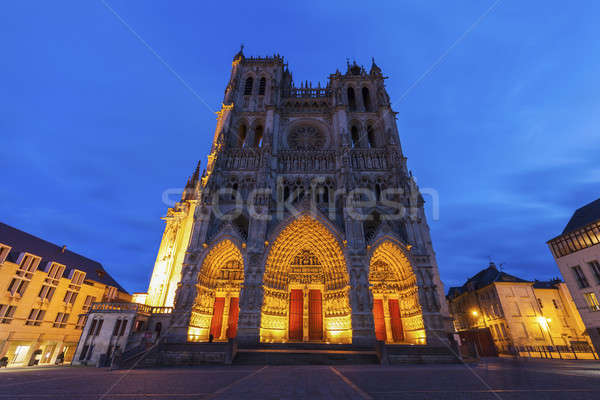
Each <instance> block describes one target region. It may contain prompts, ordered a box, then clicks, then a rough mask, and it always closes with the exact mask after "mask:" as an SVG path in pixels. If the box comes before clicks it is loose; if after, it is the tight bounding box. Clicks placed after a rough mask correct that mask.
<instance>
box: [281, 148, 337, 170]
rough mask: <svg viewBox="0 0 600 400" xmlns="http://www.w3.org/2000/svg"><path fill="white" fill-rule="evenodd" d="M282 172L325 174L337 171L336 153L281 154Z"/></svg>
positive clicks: (300, 152) (290, 152)
mask: <svg viewBox="0 0 600 400" xmlns="http://www.w3.org/2000/svg"><path fill="white" fill-rule="evenodd" d="M278 168H279V171H280V172H309V171H314V172H324V171H333V170H335V151H333V150H321V151H290V150H284V151H281V152H280V153H279V157H278Z"/></svg>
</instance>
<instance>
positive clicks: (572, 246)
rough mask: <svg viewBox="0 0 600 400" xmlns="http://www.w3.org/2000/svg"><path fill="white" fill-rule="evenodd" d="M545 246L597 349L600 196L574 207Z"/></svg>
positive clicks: (599, 327)
mask: <svg viewBox="0 0 600 400" xmlns="http://www.w3.org/2000/svg"><path fill="white" fill-rule="evenodd" d="M548 246H549V247H550V250H551V251H552V254H553V255H554V259H555V260H556V263H557V265H558V268H559V270H560V272H561V274H562V275H563V277H564V280H565V282H566V284H567V287H568V288H569V291H570V292H571V295H572V296H573V300H574V301H575V304H576V306H577V310H578V311H579V313H580V314H581V318H582V319H583V323H584V324H585V327H586V331H587V334H588V335H589V336H590V338H591V340H592V344H593V345H594V348H595V349H596V351H599V350H600V302H599V299H600V199H598V200H596V201H593V202H591V203H590V204H587V205H585V206H583V207H581V208H579V209H578V210H577V211H575V213H574V214H573V216H572V217H571V219H570V221H569V223H568V224H567V226H566V227H565V229H564V231H563V233H562V234H561V235H559V236H557V237H555V238H554V239H552V240H550V241H548Z"/></svg>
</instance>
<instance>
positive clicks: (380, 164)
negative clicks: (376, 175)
mask: <svg viewBox="0 0 600 400" xmlns="http://www.w3.org/2000/svg"><path fill="white" fill-rule="evenodd" d="M350 158H351V160H352V168H353V169H356V170H382V169H388V168H390V163H389V161H388V156H387V153H386V151H385V150H375V149H353V150H352V151H351V153H350Z"/></svg>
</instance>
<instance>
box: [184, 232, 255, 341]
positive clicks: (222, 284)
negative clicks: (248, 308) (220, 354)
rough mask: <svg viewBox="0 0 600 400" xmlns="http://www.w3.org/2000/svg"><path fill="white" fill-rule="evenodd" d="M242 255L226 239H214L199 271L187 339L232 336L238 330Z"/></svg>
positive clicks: (242, 271) (219, 339)
mask: <svg viewBox="0 0 600 400" xmlns="http://www.w3.org/2000/svg"><path fill="white" fill-rule="evenodd" d="M243 281H244V259H243V257H242V253H241V252H240V250H239V249H238V248H237V246H236V245H235V244H234V243H233V242H232V241H231V240H229V239H225V240H223V241H221V242H219V243H217V244H216V245H215V246H214V247H213V248H212V249H211V250H210V251H209V253H208V254H207V255H206V257H205V258H204V261H203V262H202V267H201V268H200V272H199V274H198V283H197V285H196V287H197V293H198V295H197V297H196V302H195V304H194V308H193V310H192V317H191V320H190V327H189V329H188V340H189V341H196V342H197V341H207V340H208V339H209V336H210V335H212V336H213V340H215V341H224V340H227V339H229V338H234V337H235V336H236V333H237V320H238V314H239V296H240V288H241V285H242V283H243Z"/></svg>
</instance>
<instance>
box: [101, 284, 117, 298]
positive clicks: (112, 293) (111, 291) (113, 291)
mask: <svg viewBox="0 0 600 400" xmlns="http://www.w3.org/2000/svg"><path fill="white" fill-rule="evenodd" d="M104 297H105V299H106V301H113V300H114V299H115V298H116V297H117V288H116V287H113V286H107V287H106V291H105V295H104Z"/></svg>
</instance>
